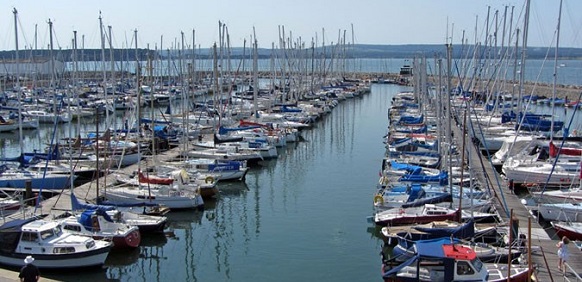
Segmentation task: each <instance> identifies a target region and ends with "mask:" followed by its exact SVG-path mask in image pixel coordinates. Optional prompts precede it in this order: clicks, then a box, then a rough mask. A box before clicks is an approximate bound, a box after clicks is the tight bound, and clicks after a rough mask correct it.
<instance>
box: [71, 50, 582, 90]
mask: <svg viewBox="0 0 582 282" xmlns="http://www.w3.org/2000/svg"><path fill="white" fill-rule="evenodd" d="M443 46H444V45H443ZM444 51H445V50H444V47H443V52H444ZM146 63H147V62H141V65H142V66H145V65H147V64H146ZM469 63H470V60H469V59H456V60H455V70H454V72H453V75H454V76H459V75H460V73H458V72H462V73H463V74H464V75H469V76H470V75H471V74H473V72H474V71H475V70H473V67H471V66H470V65H468V64H469ZM153 64H154V65H155V66H156V67H155V69H154V71H153V75H156V76H161V75H168V74H167V73H166V72H167V70H168V69H171V70H175V65H172V66H171V67H170V68H168V63H167V62H166V61H155V62H153ZM195 64H196V70H197V71H206V72H210V71H212V70H213V60H208V59H206V60H197V61H196V63H195ZM405 64H407V65H412V60H411V59H402V58H355V59H354V58H350V59H346V60H345V62H341V64H340V66H336V68H341V69H335V70H334V71H338V70H339V71H341V70H344V69H345V71H346V72H349V73H352V72H355V73H370V74H372V73H378V74H381V73H398V72H399V71H400V68H401V67H402V66H403V65H405ZM557 64H558V67H557V69H554V65H555V63H554V60H553V58H547V59H545V60H544V59H530V60H527V62H526V64H525V71H524V80H525V81H529V82H538V83H545V84H551V83H553V80H554V71H555V72H556V74H557V75H556V83H557V84H562V85H580V84H581V83H580V82H581V81H582V61H580V60H572V59H560V60H558V61H557ZM158 65H159V66H158ZM184 65H185V66H184V67H186V64H184ZM224 65H227V64H226V63H224ZM231 65H232V66H233V68H235V67H234V66H240V65H241V60H240V59H239V60H235V59H233V60H231ZM245 65H246V66H247V67H246V68H247V69H238V67H237V69H236V71H237V72H238V71H240V72H241V73H244V72H248V71H250V70H249V68H250V66H251V65H252V63H251V62H250V61H247V62H246V64H245ZM257 65H258V69H259V71H263V72H271V71H272V68H271V65H272V62H271V60H270V59H259V60H258V62H257ZM316 65H318V64H317V63H316ZM427 65H428V66H427V68H428V71H427V72H428V74H429V75H438V71H437V70H438V68H437V67H435V62H434V60H433V59H431V58H430V57H427ZM103 67H105V68H106V71H110V65H109V64H108V63H107V64H103V62H101V61H87V62H80V63H78V65H77V68H78V70H80V71H101V70H102V68H103ZM481 67H482V68H483V69H482V70H481V75H482V77H483V78H485V79H501V78H502V77H505V78H506V79H510V80H511V79H513V77H514V75H513V69H514V68H513V66H507V65H502V66H495V64H493V63H492V64H490V65H482V66H481ZM457 68H460V69H461V70H457ZM496 68H497V70H495V69H496ZM115 69H116V70H123V71H127V72H130V73H133V72H135V70H136V66H135V62H123V63H121V62H115ZM274 69H276V70H280V69H281V67H280V66H276V67H275V68H274ZM463 69H468V70H469V71H468V72H466V71H464V70H463ZM65 70H66V71H73V70H74V64H73V63H70V62H69V63H67V64H66V66H65ZM156 71H157V72H159V73H156ZM175 71H177V70H175ZM232 71H234V70H232ZM516 71H519V66H518V68H516ZM465 72H466V73H465ZM183 73H187V70H183ZM174 75H175V74H174ZM491 76H494V77H491ZM517 77H519V74H517Z"/></svg>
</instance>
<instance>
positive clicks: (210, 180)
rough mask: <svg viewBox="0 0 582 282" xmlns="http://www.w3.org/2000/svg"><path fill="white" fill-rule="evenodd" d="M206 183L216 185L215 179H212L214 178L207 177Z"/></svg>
mask: <svg viewBox="0 0 582 282" xmlns="http://www.w3.org/2000/svg"><path fill="white" fill-rule="evenodd" d="M204 182H206V184H209V183H214V177H212V176H207V177H206V178H205V179H204Z"/></svg>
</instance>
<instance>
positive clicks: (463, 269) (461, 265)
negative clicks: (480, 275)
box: [457, 261, 475, 275]
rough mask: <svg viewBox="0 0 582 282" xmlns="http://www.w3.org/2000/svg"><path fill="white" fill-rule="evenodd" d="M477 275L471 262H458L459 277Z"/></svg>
mask: <svg viewBox="0 0 582 282" xmlns="http://www.w3.org/2000/svg"><path fill="white" fill-rule="evenodd" d="M472 274H475V270H473V268H472V267H471V265H469V262H466V261H459V262H457V275H472Z"/></svg>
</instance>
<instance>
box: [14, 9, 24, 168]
mask: <svg viewBox="0 0 582 282" xmlns="http://www.w3.org/2000/svg"><path fill="white" fill-rule="evenodd" d="M12 13H14V39H15V40H14V43H15V45H16V46H15V47H16V49H15V50H16V54H15V56H16V91H17V96H18V138H19V142H18V143H20V154H21V155H22V157H23V158H24V155H23V154H24V142H22V107H21V105H22V102H21V96H22V95H21V92H22V90H21V89H20V58H19V57H18V11H17V10H16V8H14V10H12Z"/></svg>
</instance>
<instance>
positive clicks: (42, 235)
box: [40, 229, 54, 240]
mask: <svg viewBox="0 0 582 282" xmlns="http://www.w3.org/2000/svg"><path fill="white" fill-rule="evenodd" d="M53 235H54V233H53V230H52V229H49V230H44V231H41V232H40V238H41V239H43V240H46V239H48V238H50V237H52V236H53Z"/></svg>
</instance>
